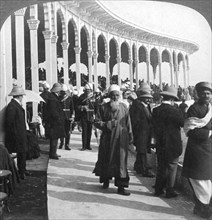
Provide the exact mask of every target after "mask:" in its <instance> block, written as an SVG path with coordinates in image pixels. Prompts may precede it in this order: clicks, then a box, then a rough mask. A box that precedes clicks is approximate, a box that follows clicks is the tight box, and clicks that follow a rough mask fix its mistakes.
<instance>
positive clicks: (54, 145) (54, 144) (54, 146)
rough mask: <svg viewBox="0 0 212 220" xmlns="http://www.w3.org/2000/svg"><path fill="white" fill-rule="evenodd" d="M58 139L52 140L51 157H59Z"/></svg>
mask: <svg viewBox="0 0 212 220" xmlns="http://www.w3.org/2000/svg"><path fill="white" fill-rule="evenodd" d="M57 143H58V139H50V149H49V157H55V156H57Z"/></svg>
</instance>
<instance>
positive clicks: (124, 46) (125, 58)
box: [121, 41, 131, 64]
mask: <svg viewBox="0 0 212 220" xmlns="http://www.w3.org/2000/svg"><path fill="white" fill-rule="evenodd" d="M126 50H127V52H126ZM130 59H131V56H130V46H129V44H128V43H127V42H126V41H124V42H123V43H122V44H121V60H122V62H124V63H128V64H129V60H130Z"/></svg>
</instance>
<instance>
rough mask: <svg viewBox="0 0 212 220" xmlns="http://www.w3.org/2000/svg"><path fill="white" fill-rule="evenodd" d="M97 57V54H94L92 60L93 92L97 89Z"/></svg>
mask: <svg viewBox="0 0 212 220" xmlns="http://www.w3.org/2000/svg"><path fill="white" fill-rule="evenodd" d="M97 57H98V53H96V52H94V53H93V59H94V89H95V90H96V89H97V88H98V74H97Z"/></svg>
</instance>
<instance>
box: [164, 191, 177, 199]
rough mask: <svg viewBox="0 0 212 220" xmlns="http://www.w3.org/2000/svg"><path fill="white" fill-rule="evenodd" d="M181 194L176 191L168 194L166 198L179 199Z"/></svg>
mask: <svg viewBox="0 0 212 220" xmlns="http://www.w3.org/2000/svg"><path fill="white" fill-rule="evenodd" d="M178 195H179V194H178V193H177V192H176V191H171V192H166V198H174V197H177V196H178Z"/></svg>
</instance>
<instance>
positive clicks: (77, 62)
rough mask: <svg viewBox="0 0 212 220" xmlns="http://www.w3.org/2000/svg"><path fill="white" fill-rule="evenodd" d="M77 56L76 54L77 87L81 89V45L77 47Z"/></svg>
mask: <svg viewBox="0 0 212 220" xmlns="http://www.w3.org/2000/svg"><path fill="white" fill-rule="evenodd" d="M74 50H75V56H76V84H77V85H76V86H77V89H80V87H81V71H80V52H81V47H75V48H74Z"/></svg>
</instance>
